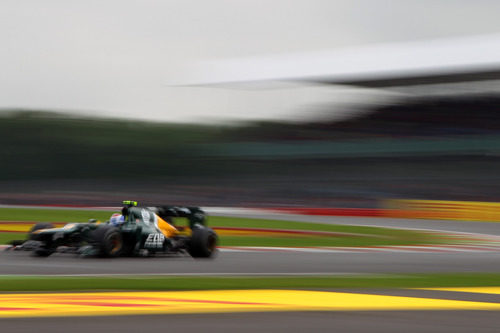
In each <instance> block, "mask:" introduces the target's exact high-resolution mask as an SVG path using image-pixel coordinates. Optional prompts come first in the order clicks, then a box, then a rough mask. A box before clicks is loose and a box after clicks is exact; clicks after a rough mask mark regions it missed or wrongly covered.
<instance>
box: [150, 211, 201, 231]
mask: <svg viewBox="0 0 500 333" xmlns="http://www.w3.org/2000/svg"><path fill="white" fill-rule="evenodd" d="M149 209H150V210H152V211H154V212H155V213H156V214H157V215H158V216H159V217H161V218H162V219H164V220H170V219H171V218H172V217H185V218H187V219H188V221H189V227H190V228H191V229H192V228H193V227H194V225H195V224H201V225H206V214H205V212H204V211H203V210H202V209H201V208H200V207H180V206H158V207H149Z"/></svg>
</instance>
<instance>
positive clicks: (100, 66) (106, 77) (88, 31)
mask: <svg viewBox="0 0 500 333" xmlns="http://www.w3.org/2000/svg"><path fill="white" fill-rule="evenodd" d="M0 6H1V7H0V8H1V10H0V41H1V49H0V50H1V51H0V65H1V72H0V108H37V109H58V110H79V111H86V112H90V113H96V114H99V115H105V116H123V117H139V118H146V119H159V120H164V121H191V120H193V119H207V118H213V117H215V118H218V117H231V118H245V119H249V118H273V117H288V116H289V115H292V114H300V113H302V114H303V112H304V110H305V109H304V106H310V110H312V111H311V112H315V110H316V111H317V110H318V108H319V109H321V108H322V107H324V105H326V104H328V103H329V102H334V104H335V103H337V105H339V104H340V107H338V109H342V107H341V105H342V103H347V102H349V101H352V100H355V99H357V98H358V97H357V96H358V92H356V91H353V90H352V89H346V88H342V89H339V88H337V89H332V88H325V87H314V86H313V87H303V88H302V87H300V88H297V87H295V86H294V87H292V88H286V89H271V90H265V91H263V90H260V91H256V90H239V89H221V88H213V87H212V88H206V87H197V88H189V87H172V86H171V85H170V84H171V82H176V81H178V80H182V77H183V75H184V73H185V72H186V71H189V70H190V69H191V68H192V67H193V66H195V65H196V64H198V63H200V62H205V61H212V60H221V59H225V58H237V57H248V56H266V55H276V54H278V55H279V54H290V53H297V52H309V51H311V52H316V51H322V50H331V49H335V48H343V47H349V46H354V45H366V44H374V43H384V42H396V41H409V40H410V41H411V40H422V39H428V38H438V37H450V36H465V35H478V34H489V33H495V32H500V20H499V19H498V13H500V1H495V0H474V1H472V0H394V1H389V0H371V1H370V0H365V1H355V0H337V1H335V0H324V1H320V0H317V1H313V0H305V1H294V0H287V1H283V0H264V1H260V0H211V1H204V0H197V1H193V0H179V1H168V0H162V1H153V0H136V1H132V0H109V1H105V0H99V1H95V0H86V1H70V0H60V1H53V0H52V1H51V0H44V1H40V0H32V1H28V0H2V1H1V4H0Z"/></svg>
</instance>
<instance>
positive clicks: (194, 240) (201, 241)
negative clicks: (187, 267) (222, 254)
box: [188, 226, 217, 258]
mask: <svg viewBox="0 0 500 333" xmlns="http://www.w3.org/2000/svg"><path fill="white" fill-rule="evenodd" d="M216 250H217V234H216V233H215V231H213V230H212V229H210V228H206V227H201V226H199V227H197V228H194V229H193V233H192V236H191V240H190V242H189V247H188V252H189V254H190V255H191V256H192V257H193V258H210V257H212V256H213V255H214V254H215V252H216Z"/></svg>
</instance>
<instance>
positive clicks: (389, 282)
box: [0, 273, 500, 292]
mask: <svg viewBox="0 0 500 333" xmlns="http://www.w3.org/2000/svg"><path fill="white" fill-rule="evenodd" d="M476 286H479V287H480V286H500V274H493V273H491V274H490V273H457V274H408V275H391V274H384V275H345V276H316V277H279V276H276V277H254V276H252V277H250V276H241V277H214V276H204V277H185V276H184V277H180V276H179V277H175V276H172V277H162V276H148V277H141V276H129V277H123V276H119V277H117V276H109V277H61V276H58V277H47V276H16V275H14V276H0V291H4V292H21V291H23V292H26V291H90V290H217V289H226V290H228V289H333V288H433V287H443V288H444V287H476Z"/></svg>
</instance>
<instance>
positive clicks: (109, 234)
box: [91, 225, 124, 257]
mask: <svg viewBox="0 0 500 333" xmlns="http://www.w3.org/2000/svg"><path fill="white" fill-rule="evenodd" d="M91 238H92V243H94V246H96V247H97V248H98V250H99V254H100V255H101V256H102V257H118V256H120V255H121V254H122V251H123V250H124V244H123V238H122V235H121V233H120V230H118V228H116V227H114V226H111V225H104V226H101V227H98V228H97V229H95V230H94V231H93V232H92V236H91Z"/></svg>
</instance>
